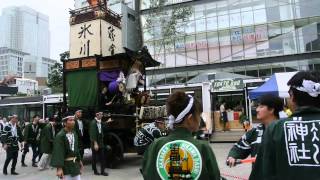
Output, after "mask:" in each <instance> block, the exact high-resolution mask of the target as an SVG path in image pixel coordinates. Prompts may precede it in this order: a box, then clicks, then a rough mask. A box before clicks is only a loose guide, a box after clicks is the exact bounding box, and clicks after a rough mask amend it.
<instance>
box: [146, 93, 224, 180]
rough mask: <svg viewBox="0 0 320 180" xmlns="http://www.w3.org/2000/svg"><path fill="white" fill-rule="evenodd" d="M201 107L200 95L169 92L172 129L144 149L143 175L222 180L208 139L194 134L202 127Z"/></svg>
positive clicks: (153, 178)
mask: <svg viewBox="0 0 320 180" xmlns="http://www.w3.org/2000/svg"><path fill="white" fill-rule="evenodd" d="M201 107H202V106H201V105H200V103H199V101H198V100H197V99H195V98H194V97H192V96H190V95H187V94H186V93H184V92H179V91H178V92H175V93H173V94H172V95H170V96H169V98H168V100H167V112H168V114H169V115H170V116H169V126H170V128H171V129H172V131H171V132H170V133H169V135H168V136H166V137H161V138H158V139H156V140H155V141H154V142H153V143H152V144H151V145H150V146H149V147H148V149H147V150H146V152H145V153H144V157H143V165H142V174H143V177H144V179H146V180H158V179H210V180H218V179H219V180H220V171H219V169H218V165H217V161H216V158H215V155H214V153H213V151H212V149H211V147H210V146H209V144H208V142H207V141H201V140H196V139H194V137H193V135H192V132H196V131H198V129H199V125H200V114H201V113H202V108H201Z"/></svg>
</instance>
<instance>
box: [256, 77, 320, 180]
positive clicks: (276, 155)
mask: <svg viewBox="0 0 320 180" xmlns="http://www.w3.org/2000/svg"><path fill="white" fill-rule="evenodd" d="M287 84H288V86H289V87H290V89H289V95H290V101H291V104H292V105H293V107H294V112H293V114H292V116H291V117H289V118H286V119H281V120H279V121H275V122H273V123H271V124H270V125H269V126H268V127H267V129H266V131H265V135H264V138H263V141H262V147H261V150H260V151H259V152H258V156H257V160H256V163H255V165H254V168H253V172H252V174H251V176H250V179H251V180H258V179H259V180H301V179H308V180H318V179H319V177H320V171H319V167H320V163H319V161H320V158H319V148H320V138H319V135H320V134H319V129H320V72H310V71H308V72H306V71H302V72H298V73H297V74H295V75H294V76H293V77H292V78H291V79H290V80H289V82H288V83H287ZM260 154H261V155H260Z"/></svg>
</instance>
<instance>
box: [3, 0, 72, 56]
mask: <svg viewBox="0 0 320 180" xmlns="http://www.w3.org/2000/svg"><path fill="white" fill-rule="evenodd" d="M23 5H25V6H28V7H30V8H32V9H34V10H36V11H39V12H41V13H43V14H46V15H48V16H49V24H50V25H49V26H50V27H49V28H50V33H51V37H50V39H51V44H50V45H51V58H53V59H56V60H59V57H60V56H59V54H60V53H61V52H64V51H67V50H69V8H70V9H74V0H0V12H2V9H3V8H5V7H9V6H23Z"/></svg>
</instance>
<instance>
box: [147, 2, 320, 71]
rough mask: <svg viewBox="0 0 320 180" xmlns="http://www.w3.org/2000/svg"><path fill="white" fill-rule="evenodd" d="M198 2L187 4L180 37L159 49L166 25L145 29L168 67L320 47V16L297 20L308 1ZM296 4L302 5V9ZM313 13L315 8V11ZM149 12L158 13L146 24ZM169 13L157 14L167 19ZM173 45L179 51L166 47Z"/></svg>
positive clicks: (180, 26)
mask: <svg viewBox="0 0 320 180" xmlns="http://www.w3.org/2000/svg"><path fill="white" fill-rule="evenodd" d="M144 1H147V0H144ZM195 3H196V5H192V4H191V3H187V4H185V5H186V6H185V7H190V10H191V11H192V14H191V15H190V17H188V18H186V19H185V20H184V21H182V20H181V21H177V26H176V31H177V32H178V35H179V36H180V37H176V39H175V41H174V43H173V44H166V46H162V48H160V46H159V45H158V44H159V42H161V41H163V38H164V37H162V36H163V32H161V31H162V30H163V29H165V28H161V27H160V26H159V23H158V24H157V26H156V27H148V28H149V29H144V41H145V44H146V45H147V46H148V47H149V48H151V49H152V50H150V53H151V54H152V55H154V57H160V58H161V59H160V60H159V59H157V60H159V61H161V62H164V63H165V64H166V67H172V66H184V65H193V64H205V63H218V62H223V61H230V60H241V59H249V58H256V57H266V56H273V55H284V54H294V53H297V52H299V53H302V52H305V51H312V50H316V49H320V46H319V45H317V44H316V42H317V39H319V37H318V35H317V34H318V31H319V30H318V29H317V24H316V23H318V22H320V16H319V17H317V16H316V17H309V16H308V18H304V19H294V18H297V17H303V13H302V11H307V10H308V8H307V7H303V8H302V7H300V5H301V4H302V3H303V4H304V6H305V5H306V0H299V2H296V1H286V3H282V2H281V3H279V1H276V0H268V1H266V0H241V1H238V0H222V1H216V2H210V3H204V2H195ZM319 3H320V1H317V0H310V4H312V5H315V4H319ZM307 4H309V3H307ZM296 6H299V8H300V9H299V11H297V9H296ZM318 7H319V6H318ZM170 8H171V6H168V7H167V9H168V10H166V11H167V12H171V10H170ZM309 9H312V8H311V7H309ZM313 9H315V8H313ZM316 9H319V8H316ZM319 12H320V11H319ZM299 13H300V15H298V14H299ZM310 13H314V12H313V11H312V10H310ZM169 14H170V13H169ZM147 16H154V14H153V13H148V12H146V13H144V15H142V22H143V24H146V21H145V20H144V19H143V18H145V17H147ZM167 16H168V15H165V17H157V18H156V19H157V21H158V20H159V18H162V19H167V18H168V17H167ZM312 22H316V23H315V24H314V26H311V25H310V24H311V23H312ZM150 28H151V29H150ZM310 34H311V35H310ZM153 44H155V45H154V46H153ZM172 46H173V47H174V48H172ZM168 47H170V48H169V49H174V51H171V50H170V51H169V50H167V48H168ZM153 49H154V50H153ZM162 49H166V50H162ZM159 51H160V52H159ZM264 74H268V73H264Z"/></svg>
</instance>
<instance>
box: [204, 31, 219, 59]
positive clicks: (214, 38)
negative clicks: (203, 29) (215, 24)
mask: <svg viewBox="0 0 320 180" xmlns="http://www.w3.org/2000/svg"><path fill="white" fill-rule="evenodd" d="M207 38H208V48H209V62H210V63H216V62H219V60H220V50H219V37H218V32H209V33H207Z"/></svg>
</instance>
